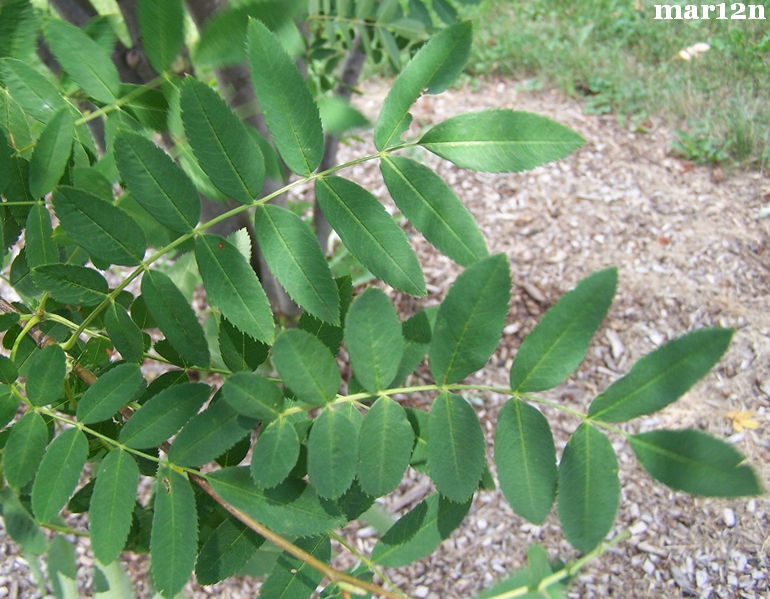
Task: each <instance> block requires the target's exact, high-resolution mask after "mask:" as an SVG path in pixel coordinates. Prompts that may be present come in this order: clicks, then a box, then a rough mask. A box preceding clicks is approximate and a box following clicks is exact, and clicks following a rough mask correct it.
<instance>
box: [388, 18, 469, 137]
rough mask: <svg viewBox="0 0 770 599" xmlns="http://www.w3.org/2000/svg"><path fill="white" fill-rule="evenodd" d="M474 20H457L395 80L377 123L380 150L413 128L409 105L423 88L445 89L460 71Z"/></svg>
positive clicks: (429, 90) (465, 56)
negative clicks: (410, 126) (411, 126)
mask: <svg viewBox="0 0 770 599" xmlns="http://www.w3.org/2000/svg"><path fill="white" fill-rule="evenodd" d="M472 33H473V32H472V29H471V24H470V22H467V21H466V22H464V23H457V24H456V25H453V26H452V27H447V28H446V29H444V30H443V31H442V32H441V33H439V34H438V35H436V36H434V37H433V38H431V40H430V41H429V42H428V43H427V44H425V45H424V46H423V47H422V48H420V50H419V52H417V54H415V56H414V58H412V60H411V61H409V64H407V65H406V67H405V68H404V70H402V71H401V73H400V74H399V76H398V77H397V78H396V80H395V81H394V82H393V86H392V87H391V88H390V92H388V96H387V98H385V102H384V104H383V106H382V110H381V111H380V116H379V118H378V119H377V123H376V124H375V126H374V144H375V146H377V149H378V150H382V149H383V148H386V147H389V146H393V145H395V144H397V143H398V142H399V140H400V138H401V135H402V134H403V133H404V131H406V129H407V128H408V127H409V123H410V122H411V121H412V115H410V114H409V108H410V107H411V106H412V104H414V102H415V100H417V98H419V97H420V95H421V94H422V93H423V91H426V90H427V92H428V93H429V94H437V93H439V92H442V91H444V90H445V89H446V88H447V87H449V85H450V84H451V83H452V81H454V80H455V78H456V77H457V76H458V75H459V74H460V72H461V71H462V69H463V67H464V66H465V61H466V60H467V59H468V54H469V53H470V48H471V39H472Z"/></svg>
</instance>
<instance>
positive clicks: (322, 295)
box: [254, 204, 340, 324]
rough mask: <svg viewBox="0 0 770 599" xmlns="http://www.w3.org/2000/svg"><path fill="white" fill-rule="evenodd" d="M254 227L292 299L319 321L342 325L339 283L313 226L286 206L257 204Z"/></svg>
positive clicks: (260, 244)
mask: <svg viewBox="0 0 770 599" xmlns="http://www.w3.org/2000/svg"><path fill="white" fill-rule="evenodd" d="M254 228H255V231H256V234H257V241H258V242H259V247H260V249H261V250H262V255H263V256H264V257H265V262H267V266H268V268H270V271H271V272H272V273H273V274H274V275H275V277H276V278H277V279H278V282H279V283H280V284H281V285H282V286H283V288H284V289H286V291H287V292H288V294H289V295H290V296H291V298H292V299H293V300H294V301H295V302H297V304H298V305H299V306H301V307H302V308H304V309H305V310H307V311H308V312H310V313H311V314H312V315H313V316H316V317H317V318H318V319H319V320H323V321H324V322H328V323H331V324H339V323H340V313H339V293H338V291H337V285H336V284H335V283H334V279H333V278H332V275H331V272H330V270H329V264H328V263H327V262H326V259H325V258H324V255H323V252H321V247H320V246H319V245H318V240H317V239H316V237H315V235H313V232H312V231H311V230H310V227H309V226H308V225H307V224H306V223H305V222H304V221H303V220H302V219H301V218H300V217H298V216H297V215H296V214H294V213H293V212H290V211H289V210H287V209H286V208H282V207H280V206H273V205H270V204H267V205H262V206H259V207H257V210H256V213H255V215H254Z"/></svg>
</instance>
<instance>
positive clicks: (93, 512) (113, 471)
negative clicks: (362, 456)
mask: <svg viewBox="0 0 770 599" xmlns="http://www.w3.org/2000/svg"><path fill="white" fill-rule="evenodd" d="M138 484H139V468H138V466H137V465H136V462H135V461H134V458H132V457H131V454H129V453H128V452H126V451H123V450H121V449H118V448H117V447H116V448H115V449H113V450H111V451H110V452H109V453H108V454H107V455H106V456H105V457H104V459H103V460H102V463H101V464H100V465H99V471H98V472H97V474H96V483H95V484H94V492H93V494H92V495H91V506H90V508H89V511H88V520H89V523H90V524H89V530H90V532H91V548H92V549H93V551H94V556H95V557H96V559H98V560H99V561H100V562H102V563H103V564H109V563H111V562H112V561H113V560H114V559H115V558H117V557H118V555H120V552H121V551H123V547H125V545H126V539H127V538H128V531H129V529H130V528H131V520H132V514H133V511H134V504H135V503H136V488H137V485H138Z"/></svg>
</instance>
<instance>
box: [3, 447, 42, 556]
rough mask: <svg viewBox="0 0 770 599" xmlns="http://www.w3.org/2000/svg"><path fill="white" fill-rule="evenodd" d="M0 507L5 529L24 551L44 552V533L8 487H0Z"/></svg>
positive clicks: (31, 553)
mask: <svg viewBox="0 0 770 599" xmlns="http://www.w3.org/2000/svg"><path fill="white" fill-rule="evenodd" d="M6 459H7V458H6ZM0 509H2V512H3V526H4V527H5V530H6V531H7V532H8V535H9V536H10V537H11V538H12V539H13V540H14V541H16V542H17V543H18V544H19V545H20V546H21V548H22V549H23V550H24V552H25V553H29V554H30V555H40V554H42V553H45V550H46V546H47V544H48V542H47V540H46V538H45V535H44V534H43V532H42V530H41V529H40V527H39V526H38V524H37V522H35V520H34V519H33V518H32V516H31V515H30V513H29V511H27V507H26V506H25V505H24V504H23V503H22V502H21V501H20V500H19V498H18V497H17V496H16V493H14V491H13V490H11V488H10V487H3V488H2V489H0Z"/></svg>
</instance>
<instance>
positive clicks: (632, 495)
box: [0, 80, 770, 599]
mask: <svg viewBox="0 0 770 599" xmlns="http://www.w3.org/2000/svg"><path fill="white" fill-rule="evenodd" d="M387 90H388V82H384V81H374V82H369V83H367V94H366V96H365V98H364V99H360V100H359V101H358V106H359V108H360V109H361V110H363V111H364V112H365V113H366V114H367V115H368V116H370V118H372V119H374V118H375V117H376V114H377V111H378V110H379V107H380V106H381V102H382V99H383V98H384V96H385V94H386V93H387ZM483 108H512V109H516V110H527V111H531V112H537V113H539V114H544V115H547V116H550V117H552V118H554V119H556V120H558V121H560V122H562V123H564V124H566V125H568V126H570V127H572V128H573V129H575V130H576V131H578V132H579V133H580V134H581V135H583V137H584V138H585V139H586V145H585V146H584V147H583V148H582V149H580V150H579V151H577V152H575V153H574V154H573V155H572V156H570V157H569V158H567V159H565V160H563V161H560V162H558V163H554V164H549V165H546V166H543V167H540V168H537V169H535V170H533V171H529V172H526V173H520V174H507V175H497V174H484V173H475V172H469V171H464V170H461V169H458V168H456V167H454V166H453V165H451V164H450V163H447V162H444V161H441V160H439V159H437V158H435V157H432V156H428V155H423V156H422V157H423V158H424V159H426V160H427V161H428V162H429V164H431V166H433V167H434V168H435V170H436V171H437V172H438V173H439V174H441V175H442V176H443V177H444V178H445V179H446V180H447V181H448V182H449V184H450V185H451V186H452V187H453V188H454V190H455V191H456V192H457V194H458V195H459V196H460V197H461V198H462V200H463V201H464V202H465V204H466V205H467V206H468V208H469V210H470V211H471V212H472V213H473V214H474V216H475V217H476V219H477V220H478V222H479V224H480V226H481V229H482V231H483V233H484V235H485V237H486V240H487V245H488V247H489V249H490V251H491V252H504V253H505V254H506V255H507V257H508V259H509V261H510V264H511V272H512V276H513V280H514V289H513V298H512V302H511V308H510V313H509V317H508V322H507V326H506V328H505V331H504V335H503V340H502V342H501V344H500V347H499V349H498V351H497V352H496V354H495V355H494V356H493V357H492V359H491V360H490V362H489V364H488V366H487V368H486V369H484V370H483V371H482V372H481V373H479V374H478V375H474V376H473V377H471V378H470V380H471V381H474V382H484V383H489V384H496V385H505V384H507V380H508V371H509V369H510V366H511V363H512V361H513V358H514V357H515V355H516V349H517V348H518V347H519V345H520V343H521V341H522V339H523V338H524V336H525V335H526V334H527V333H528V332H529V331H530V330H531V329H532V328H533V326H534V325H535V323H536V322H537V321H538V319H539V318H540V316H542V314H543V313H544V312H545V310H546V309H547V308H548V307H549V306H550V305H552V304H553V303H554V302H555V301H556V300H557V299H558V298H559V296H560V295H561V294H562V293H564V292H565V291H567V290H568V289H569V288H571V287H572V286H574V284H576V283H577V282H578V281H579V280H580V279H581V278H583V277H585V276H587V275H588V274H589V273H591V272H593V271H595V270H597V269H600V268H603V267H606V266H609V265H615V266H617V267H618V269H619V284H618V291H617V295H616V300H615V303H614V304H613V306H612V308H611V310H610V313H609V315H608V317H607V319H606V321H605V323H604V324H603V326H602V328H601V329H600V330H599V332H598V334H597V335H596V337H595V339H594V341H593V343H592V346H591V348H590V349H589V352H588V355H587V357H586V361H585V362H584V364H583V365H581V366H580V368H579V369H578V370H577V371H576V372H575V374H574V375H573V376H572V377H571V378H570V379H569V381H568V382H567V383H565V384H564V385H563V386H561V387H560V388H559V389H557V390H555V391H553V392H551V393H550V394H548V397H549V398H551V399H554V400H556V401H559V402H563V403H564V404H565V405H568V406H570V407H573V408H576V409H580V410H585V409H587V406H588V404H589V403H590V401H591V399H592V398H593V397H594V396H595V395H596V394H597V393H599V392H600V391H601V390H602V389H604V388H605V387H606V386H607V385H609V384H610V383H611V382H612V381H614V380H615V379H616V378H618V377H619V376H621V375H622V374H623V373H624V372H626V371H627V370H628V369H629V368H630V366H631V365H632V364H633V363H634V362H635V361H636V360H637V359H638V358H640V357H641V356H643V355H644V354H645V353H647V352H649V351H650V350H652V349H653V348H655V347H657V346H659V345H660V344H662V343H663V342H665V341H667V340H669V339H672V338H674V337H676V336H679V335H681V334H683V333H685V332H687V331H690V330H692V329H695V328H699V327H705V326H715V325H719V326H727V327H733V328H735V330H736V331H735V335H734V337H733V342H732V344H731V346H730V348H729V350H728V352H727V353H726V355H725V357H724V358H723V360H722V361H721V362H720V363H719V364H718V365H717V367H716V368H714V370H713V371H712V372H711V373H710V374H709V375H708V376H707V377H706V378H705V379H704V380H702V381H701V382H700V383H698V384H697V385H696V386H695V387H694V388H693V389H692V390H691V391H690V392H688V393H687V394H686V395H685V396H684V397H683V398H682V399H680V400H679V401H678V402H677V403H676V404H674V405H672V406H670V407H669V408H667V409H665V410H664V411H663V412H661V413H659V414H656V415H653V416H650V417H646V418H641V419H638V420H635V421H633V422H632V423H630V424H628V425H627V430H629V431H643V430H650V429H653V428H661V427H666V428H686V427H692V428H697V429H700V430H704V431H708V432H709V433H711V434H713V435H715V436H717V437H720V438H723V439H727V440H728V441H729V442H730V443H732V444H734V446H735V447H736V448H737V449H738V450H739V451H741V452H742V453H743V454H744V455H746V457H747V459H748V461H749V462H751V463H752V464H753V465H754V467H755V468H756V469H757V471H758V472H759V474H760V477H761V479H762V480H763V482H764V484H765V486H767V483H768V481H770V436H769V435H768V434H767V432H766V431H767V427H768V426H769V425H770V295H769V294H768V292H769V291H770V219H768V218H766V219H761V218H759V212H760V210H761V208H762V207H763V206H764V205H765V204H767V203H768V202H769V201H770V178H768V176H767V174H763V173H757V172H743V171H737V170H736V171H728V172H727V173H725V172H724V171H723V170H722V169H712V168H709V167H700V166H694V165H692V164H690V163H687V162H683V161H681V160H679V159H677V158H675V157H673V156H671V155H670V153H669V150H668V148H669V147H670V142H671V139H672V134H671V132H670V131H669V130H667V129H665V128H664V127H663V126H662V125H661V124H660V123H657V122H655V121H654V120H653V121H651V122H649V123H646V125H647V131H646V132H644V133H641V132H638V133H634V132H630V131H629V130H627V129H626V128H624V127H620V126H618V124H617V122H616V119H615V118H614V117H607V116H593V115H586V114H584V113H583V111H582V110H581V107H580V105H579V103H577V102H576V101H573V100H571V99H568V98H565V97H564V96H563V95H561V94H558V93H555V92H550V91H546V92H537V93H533V92H529V91H523V90H521V89H519V88H518V87H517V84H516V83H515V82H511V81H504V80H494V81H488V82H483V83H481V84H480V85H478V89H473V90H471V89H469V88H460V89H455V90H451V91H449V92H446V93H444V94H441V95H439V96H428V97H424V98H422V99H421V100H420V101H419V103H418V105H417V106H416V108H415V110H414V115H415V120H414V123H413V129H414V131H415V132H417V131H419V130H421V129H422V128H424V127H426V126H428V125H430V124H433V123H436V122H439V121H441V120H444V119H445V118H447V117H449V116H452V115H454V114H457V113H460V112H466V111H469V110H479V109H483ZM372 151H374V148H373V146H372V144H371V139H370V137H369V136H367V137H366V138H365V139H363V140H360V141H354V142H352V143H350V144H349V145H346V146H344V147H343V148H342V149H341V152H340V161H344V160H347V159H351V158H354V157H356V156H360V155H362V154H363V153H369V152H372ZM342 174H343V175H344V176H348V177H350V178H352V179H355V180H357V181H359V182H360V183H362V184H363V185H365V186H366V187H367V188H369V189H370V190H371V191H373V192H374V193H376V194H377V195H379V196H380V197H382V198H386V197H387V193H386V190H385V186H384V184H383V183H382V180H381V177H380V176H379V173H378V170H377V165H376V164H374V163H367V164H363V165H358V166H356V167H353V168H351V169H349V170H347V171H345V172H343V173H342ZM305 194H309V191H308V190H304V191H303V190H300V195H301V196H302V195H305ZM309 198H310V196H309V195H307V196H306V197H304V199H309ZM384 201H385V203H386V204H387V205H389V206H391V207H392V205H391V204H390V200H388V199H384ZM407 230H408V232H409V233H410V236H411V240H412V242H413V245H414V247H415V249H416V250H417V251H418V254H419V256H420V259H421V262H422V264H423V266H424V271H425V275H426V279H427V281H428V289H429V295H428V297H427V298H423V299H421V300H419V301H418V300H415V299H413V298H409V297H406V296H402V295H400V294H397V293H391V295H392V297H393V298H394V299H395V300H396V303H397V305H398V306H399V309H400V310H401V312H402V313H403V314H404V315H408V314H410V313H412V312H413V311H414V310H415V309H416V308H417V307H418V306H425V305H430V304H431V303H436V302H438V301H440V300H441V298H442V297H443V296H444V294H445V293H446V290H447V288H448V286H449V285H450V284H451V282H452V281H453V280H454V278H455V277H456V276H457V274H459V272H460V269H459V268H458V267H457V266H456V265H455V264H453V263H452V262H451V261H450V260H449V259H447V258H446V257H443V256H441V255H440V254H438V253H437V252H436V251H435V250H434V249H433V248H432V247H430V246H429V245H428V244H427V242H425V241H424V240H423V239H422V238H421V236H420V235H419V234H418V233H417V232H415V231H414V230H411V229H409V227H408V226H407ZM421 377H425V379H426V380H428V379H429V374H428V372H427V370H421V371H418V373H417V375H415V378H414V381H415V383H416V384H419V383H418V381H420V380H421ZM403 399H404V400H405V401H407V402H409V403H412V404H413V405H421V403H422V405H427V402H428V401H429V398H425V397H410V398H403ZM505 399H506V398H504V397H500V396H495V395H492V394H487V395H483V396H481V395H479V396H477V397H476V404H477V411H478V413H479V415H480V417H481V419H482V424H483V426H484V428H485V430H486V434H487V440H488V443H489V446H490V448H491V442H492V438H493V434H494V423H495V419H496V415H497V413H498V411H499V409H500V408H501V406H502V404H503V403H504V401H505ZM736 412H749V413H750V414H746V417H747V418H750V419H751V420H753V421H755V423H756V425H757V426H756V428H753V429H748V430H742V431H741V430H739V428H740V427H738V426H736V423H735V422H734V420H735V419H736V418H738V417H737V416H736V415H735V413H736ZM545 413H546V416H547V417H548V418H549V421H550V422H551V424H552V427H553V430H554V435H555V437H556V440H557V449H558V451H561V449H563V447H564V444H565V443H566V440H567V439H568V437H569V434H570V433H571V432H572V431H573V430H574V429H575V428H576V427H577V424H578V421H577V420H575V419H574V418H571V417H567V416H565V415H564V414H563V413H561V412H557V411H553V410H546V412H545ZM729 414H732V417H731V416H730V415H729ZM748 424H751V423H750V422H749V423H748ZM613 444H614V445H615V447H616V449H617V450H618V455H619V462H620V476H621V489H622V499H621V503H620V510H619V513H618V517H617V521H616V524H615V526H614V528H613V531H612V533H610V537H612V536H614V535H616V534H618V533H619V532H620V531H622V530H624V529H626V528H629V527H630V530H631V533H632V537H631V538H630V539H629V540H627V541H625V542H623V543H621V544H620V545H618V546H617V547H616V548H614V549H613V550H611V551H610V552H608V553H606V554H604V555H603V556H602V557H600V558H599V559H598V560H596V561H594V562H592V563H591V564H590V565H589V566H588V567H586V568H585V569H584V570H582V571H581V572H580V573H579V574H578V575H577V577H576V580H575V581H574V582H573V584H572V585H571V586H570V590H569V596H570V597H576V598H577V597H581V598H582V597H585V598H589V597H597V598H599V597H626V598H640V599H642V598H650V599H652V598H659V597H702V598H704V599H705V598H709V597H725V598H727V597H730V598H733V597H742V598H746V599H749V598H757V599H759V598H761V597H768V596H770V582H769V581H768V573H769V572H770V557H768V548H769V546H770V536H769V535H770V501H768V499H767V497H757V498H745V499H738V500H730V501H728V500H721V499H708V498H692V497H690V496H687V495H685V494H683V493H677V492H673V491H670V490H668V489H667V488H665V487H663V486H662V485H661V484H659V483H657V482H655V481H654V480H652V479H651V478H650V477H649V476H648V475H646V474H645V473H644V471H643V470H642V469H641V468H640V467H639V466H638V465H637V463H636V460H635V458H634V456H633V453H632V452H631V450H630V448H629V447H628V446H627V444H626V443H625V442H624V441H623V439H620V438H618V439H613ZM489 457H490V458H491V452H490V456H489ZM490 461H491V460H490ZM429 491H430V484H429V483H427V484H426V482H425V481H424V480H423V478H422V477H421V476H420V475H417V474H415V473H412V472H410V474H409V475H408V478H407V480H406V481H405V483H404V484H403V485H402V486H401V487H400V489H399V491H398V492H397V493H395V494H394V496H393V497H391V498H389V501H388V505H389V507H391V508H396V509H398V511H399V512H404V511H406V510H408V509H409V508H410V507H412V506H414V505H415V504H416V503H417V502H419V501H420V499H422V497H423V496H424V495H426V494H427V493H428V492H429ZM348 533H349V534H348V536H349V538H350V539H351V541H353V542H354V543H355V544H356V545H357V546H358V547H359V548H361V549H362V550H363V551H367V552H368V551H370V550H371V548H372V547H373V545H374V542H375V541H376V537H374V536H373V534H372V530H371V529H368V528H361V527H350V529H349V530H348ZM86 543H87V542H83V543H81V544H80V545H79V547H78V553H79V555H80V563H81V566H85V565H87V563H88V560H89V558H88V554H89V551H88V547H87V544H86ZM531 543H539V544H541V545H543V546H544V547H545V548H547V550H548V553H549V556H550V557H551V558H553V559H556V558H559V559H562V560H565V561H566V560H569V559H571V558H573V557H576V556H577V553H576V552H575V550H574V549H572V548H571V547H570V546H569V544H568V543H566V541H564V539H563V536H562V534H561V532H560V530H559V527H558V521H557V518H556V515H555V513H552V514H551V516H550V517H549V518H548V519H547V520H546V522H545V523H544V524H543V525H542V526H533V525H530V524H527V523H526V522H525V521H524V520H523V519H521V518H520V517H518V516H516V515H515V514H514V513H513V512H512V511H511V509H510V507H509V506H508V505H507V503H506V501H505V500H504V498H503V497H502V495H501V494H500V492H499V491H484V492H480V493H479V494H478V495H477V497H476V499H475V500H474V503H473V506H472V508H471V512H470V514H469V517H468V518H467V520H466V521H465V523H464V524H463V525H462V526H461V528H460V529H458V530H457V531H455V532H454V533H453V534H452V536H451V537H450V538H449V539H448V540H447V541H445V542H444V543H443V544H442V545H441V547H440V548H439V550H438V551H437V552H436V553H434V554H433V555H431V556H430V557H428V558H426V559H424V560H421V561H420V562H418V563H416V564H414V565H412V566H411V567H408V568H403V569H400V570H398V571H393V572H390V575H391V576H392V578H393V579H394V580H395V581H396V582H397V583H398V584H399V586H400V587H401V588H403V589H404V590H406V591H407V592H408V593H410V595H412V596H414V597H421V598H425V597H428V598H433V599H438V598H446V599H452V598H458V599H459V598H468V597H472V596H473V595H474V594H475V593H476V592H477V591H479V590H481V589H482V588H484V587H486V586H489V585H490V584H492V583H493V582H494V581H495V580H497V579H500V578H502V577H504V576H505V575H506V573H507V572H510V571H512V570H514V569H516V568H519V567H521V566H522V565H524V563H525V552H526V547H527V546H528V545H529V544H531ZM126 561H127V563H129V564H130V566H129V569H130V570H131V571H132V573H133V574H134V576H135V577H136V578H137V579H141V578H142V577H143V576H146V575H147V563H146V559H145V558H141V557H140V558H135V557H129V556H127V557H126ZM341 563H342V562H341ZM79 574H81V575H84V576H87V574H86V569H85V568H83V567H81V568H80V572H79ZM140 585H141V586H142V587H143V588H145V587H146V585H142V584H141V583H140ZM2 587H5V588H6V589H8V592H5V593H4V592H3V590H0V596H9V595H10V596H19V597H35V596H39V594H38V593H37V592H36V591H34V590H33V588H32V586H31V583H30V575H29V571H28V570H27V569H26V567H25V565H24V562H23V560H22V559H21V558H20V556H18V554H17V549H16V548H15V546H14V545H13V544H12V543H10V542H7V541H6V540H5V539H2V540H0V589H1V588H2ZM257 588H258V583H256V582H255V581H253V580H247V579H233V580H230V581H228V582H226V583H222V584H219V585H215V586H213V587H206V588H201V587H197V586H195V585H189V586H188V592H189V593H190V594H192V595H194V596H196V597H233V598H236V597H252V596H254V595H255V594H256V589H257ZM140 596H144V592H142V593H140Z"/></svg>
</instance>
